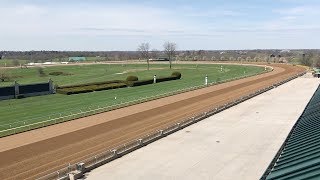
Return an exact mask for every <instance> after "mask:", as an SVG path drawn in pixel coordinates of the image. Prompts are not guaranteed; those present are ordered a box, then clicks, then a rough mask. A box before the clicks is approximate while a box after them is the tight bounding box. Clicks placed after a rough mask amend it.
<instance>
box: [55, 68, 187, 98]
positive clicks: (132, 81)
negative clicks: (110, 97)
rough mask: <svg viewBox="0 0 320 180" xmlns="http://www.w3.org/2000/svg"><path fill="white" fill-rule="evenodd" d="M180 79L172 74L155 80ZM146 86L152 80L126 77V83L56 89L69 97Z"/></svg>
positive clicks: (94, 84) (82, 85)
mask: <svg viewBox="0 0 320 180" xmlns="http://www.w3.org/2000/svg"><path fill="white" fill-rule="evenodd" d="M180 78H181V73H180V72H173V73H172V74H171V76H169V77H159V78H157V82H164V81H171V80H176V79H180ZM147 84H153V79H147V80H141V81H138V77H136V76H128V77H127V80H126V81H121V80H114V81H105V82H94V83H86V84H78V85H72V86H61V87H57V93H60V94H67V95H70V94H80V93H88V92H93V91H102V90H108V89H117V88H124V87H128V86H129V87H134V86H142V85H147Z"/></svg>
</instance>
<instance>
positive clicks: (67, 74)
mask: <svg viewBox="0 0 320 180" xmlns="http://www.w3.org/2000/svg"><path fill="white" fill-rule="evenodd" d="M49 75H51V76H69V75H72V74H70V73H65V72H61V71H54V72H50V73H49Z"/></svg>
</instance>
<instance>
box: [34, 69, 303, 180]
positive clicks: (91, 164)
mask: <svg viewBox="0 0 320 180" xmlns="http://www.w3.org/2000/svg"><path fill="white" fill-rule="evenodd" d="M304 74H305V72H304V73H300V74H297V75H295V76H292V77H290V78H288V79H286V80H284V81H281V82H279V83H275V84H273V85H271V86H269V87H266V88H263V89H260V90H258V91H255V92H253V93H250V94H249V95H245V96H242V97H240V98H238V99H235V100H233V101H231V102H229V103H227V104H225V105H223V106H219V107H214V108H212V109H211V110H209V111H206V112H204V113H200V114H197V115H196V116H193V117H190V118H187V119H185V120H182V121H181V122H178V123H174V124H172V125H170V126H168V127H166V128H164V129H161V130H158V131H155V132H153V133H150V134H147V135H145V136H143V137H141V138H139V139H136V140H133V141H130V142H128V143H125V144H123V145H120V146H117V147H115V148H110V149H109V150H107V151H106V152H103V153H100V154H97V155H95V156H93V157H90V158H87V159H85V160H83V161H81V162H79V163H77V164H74V165H72V167H77V169H76V170H75V171H73V172H71V171H67V170H66V169H68V170H69V169H70V168H69V167H70V166H69V167H66V168H64V169H62V170H59V171H56V172H53V173H51V174H48V175H46V176H43V177H41V178H39V180H47V179H49V180H51V179H54V178H55V179H69V176H70V175H71V176H74V177H76V178H79V177H82V176H83V174H84V173H86V172H88V171H90V170H92V169H94V168H96V167H98V166H101V165H103V164H106V163H108V162H110V161H112V160H114V159H117V158H119V157H121V156H123V155H125V154H127V153H130V152H132V151H134V150H136V149H138V148H141V147H143V146H145V145H147V144H150V143H152V142H154V141H156V140H158V139H161V138H163V137H165V136H167V135H169V134H172V133H174V132H176V131H178V130H180V129H183V128H185V127H187V126H189V125H191V124H194V123H197V122H199V121H201V120H203V119H206V118H208V117H210V116H212V115H214V114H216V113H219V112H221V111H223V110H225V109H228V108H230V107H232V106H235V105H237V104H239V103H241V102H244V101H246V100H248V99H251V98H253V97H255V96H257V95H259V94H262V93H264V92H266V91H269V90H271V89H274V88H276V87H277V86H279V85H282V84H284V83H286V82H289V81H291V80H293V79H295V78H297V77H300V76H302V75H304ZM53 177H54V178H53Z"/></svg>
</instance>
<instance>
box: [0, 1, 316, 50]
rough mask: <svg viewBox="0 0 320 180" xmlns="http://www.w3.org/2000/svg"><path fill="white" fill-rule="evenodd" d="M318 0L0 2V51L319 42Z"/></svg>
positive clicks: (300, 45)
mask: <svg viewBox="0 0 320 180" xmlns="http://www.w3.org/2000/svg"><path fill="white" fill-rule="evenodd" d="M319 19H320V1H318V0H241V1H240V0H197V1H195V0H0V21H1V25H0V50H90V51H91V50H106V51H108V50H136V49H137V46H138V44H139V43H142V42H150V44H151V46H152V48H155V49H159V50H161V49H162V44H163V43H164V42H166V41H172V42H176V43H177V45H178V48H179V49H180V50H183V49H208V50H209V49H274V48H280V49H298V48H319V47H320V46H319V45H320V36H319V34H320V23H319Z"/></svg>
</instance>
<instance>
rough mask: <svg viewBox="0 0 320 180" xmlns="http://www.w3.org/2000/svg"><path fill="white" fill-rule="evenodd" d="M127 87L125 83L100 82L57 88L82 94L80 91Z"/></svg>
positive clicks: (58, 91) (59, 91) (58, 90)
mask: <svg viewBox="0 0 320 180" xmlns="http://www.w3.org/2000/svg"><path fill="white" fill-rule="evenodd" d="M124 87H127V84H125V83H110V84H100V85H91V86H82V87H70V88H62V89H57V93H60V94H67V95H71V94H80V93H88V92H93V91H103V90H108V89H117V88H124Z"/></svg>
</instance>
